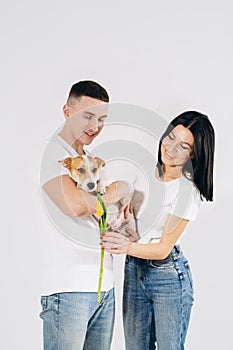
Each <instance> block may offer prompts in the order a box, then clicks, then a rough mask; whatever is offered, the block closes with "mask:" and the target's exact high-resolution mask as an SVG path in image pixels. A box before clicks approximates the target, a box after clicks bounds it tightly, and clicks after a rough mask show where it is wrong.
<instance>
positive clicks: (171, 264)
mask: <svg viewBox="0 0 233 350" xmlns="http://www.w3.org/2000/svg"><path fill="white" fill-rule="evenodd" d="M192 304H193V282H192V276H191V271H190V268H189V264H188V261H187V259H186V258H185V257H184V256H183V254H182V252H181V251H180V249H179V246H176V247H175V248H173V250H172V253H171V254H170V259H167V261H166V262H165V263H164V261H163V260H160V261H158V260H145V259H139V258H133V257H129V256H127V257H126V264H125V280H124V293H123V317H124V332H125V342H126V350H154V349H158V350H183V349H184V343H185V338H186V334H187V329H188V324H189V319H190V313H191V308H192Z"/></svg>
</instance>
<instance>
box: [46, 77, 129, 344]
mask: <svg viewBox="0 0 233 350" xmlns="http://www.w3.org/2000/svg"><path fill="white" fill-rule="evenodd" d="M108 102H109V97H108V94H107V92H106V90H105V89H104V88H103V87H102V86H100V85H99V84H97V83H96V82H93V81H80V82H78V83H76V84H74V85H73V86H72V88H71V90H70V93H69V96H68V100H67V103H66V104H65V105H64V107H63V113H64V116H65V123H64V126H63V127H62V129H61V130H60V131H59V132H58V133H56V134H55V135H54V136H53V137H52V139H51V140H50V142H49V144H48V145H47V147H46V150H45V153H44V156H43V160H42V165H41V185H42V188H43V190H42V197H43V200H44V204H45V208H46V210H47V213H48V215H49V217H50V218H51V220H52V222H53V223H54V227H52V225H51V224H50V223H48V225H49V226H48V231H47V232H46V233H44V235H46V236H45V238H44V239H45V240H46V241H45V249H46V251H47V254H46V253H45V254H44V256H43V263H44V266H45V270H46V274H45V276H44V277H45V286H44V289H43V295H42V297H41V305H42V312H41V314H40V316H41V318H42V319H43V335H44V349H45V350H55V349H58V348H59V349H61V350H71V349H76V350H79V349H80V350H82V349H84V348H85V349H86V350H93V349H95V350H98V349H99V350H109V349H110V345H111V339H112V331H113V325H114V289H113V271H112V256H111V255H109V254H105V266H104V275H103V283H102V293H101V302H100V303H99V302H98V301H97V284H98V274H99V255H100V254H99V251H100V248H99V246H98V241H99V239H98V237H99V236H98V223H97V222H96V220H95V219H94V218H93V216H92V214H94V213H95V210H96V196H93V195H91V194H89V193H86V192H84V191H82V190H80V189H78V188H77V186H76V184H75V182H74V181H73V180H72V179H71V178H70V177H69V175H68V172H67V171H66V169H65V168H63V167H62V164H61V163H60V162H59V161H60V160H62V159H64V158H66V157H76V156H78V155H84V154H87V151H86V149H85V146H86V145H89V144H91V142H92V141H93V140H94V139H95V138H96V137H97V136H98V135H99V134H100V132H101V130H102V128H103V125H104V121H105V119H106V117H107V107H108ZM103 200H104V202H105V203H106V204H107V205H110V204H112V203H116V202H117V201H120V202H121V204H122V206H121V210H126V211H127V210H128V203H129V201H130V196H129V188H128V186H127V184H126V183H124V182H123V181H118V182H114V183H112V184H111V185H110V186H108V187H107V191H106V194H104V195H103ZM46 230H47V229H46ZM61 233H62V234H61Z"/></svg>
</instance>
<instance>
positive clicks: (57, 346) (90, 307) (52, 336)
mask: <svg viewBox="0 0 233 350" xmlns="http://www.w3.org/2000/svg"><path fill="white" fill-rule="evenodd" d="M114 304H115V301H114V289H111V290H110V291H108V292H102V293H101V302H100V303H99V302H98V301H97V293H93V292H90V293H86V292H85V293H84V292H70V293H58V294H52V295H49V296H42V297H41V306H42V312H41V313H40V317H41V318H42V319H43V334H44V350H84V349H85V350H93V349H95V350H109V349H110V346H111V340H112V332H113V325H114V306H115V305H114Z"/></svg>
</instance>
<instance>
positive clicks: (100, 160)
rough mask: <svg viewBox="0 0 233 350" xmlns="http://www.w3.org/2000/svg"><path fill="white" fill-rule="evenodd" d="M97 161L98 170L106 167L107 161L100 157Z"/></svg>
mask: <svg viewBox="0 0 233 350" xmlns="http://www.w3.org/2000/svg"><path fill="white" fill-rule="evenodd" d="M95 160H96V162H97V165H98V168H100V167H102V166H105V161H104V160H103V159H100V158H99V157H95Z"/></svg>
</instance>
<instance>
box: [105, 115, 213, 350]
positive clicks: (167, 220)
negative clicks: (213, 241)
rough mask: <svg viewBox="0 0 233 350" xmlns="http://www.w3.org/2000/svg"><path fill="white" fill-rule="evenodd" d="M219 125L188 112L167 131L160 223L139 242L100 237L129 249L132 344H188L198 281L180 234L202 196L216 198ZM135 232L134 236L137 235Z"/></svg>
mask: <svg viewBox="0 0 233 350" xmlns="http://www.w3.org/2000/svg"><path fill="white" fill-rule="evenodd" d="M214 139H215V137H214V129H213V127H212V125H211V123H210V121H209V119H208V117H207V116H205V115H203V114H201V113H198V112H194V111H188V112H184V113H182V114H181V115H179V116H178V117H176V118H175V119H174V120H173V121H172V122H171V123H170V125H169V126H168V128H167V130H166V131H165V133H164V134H163V135H162V137H161V140H160V144H159V152H158V163H157V166H156V171H155V183H156V181H160V182H162V183H163V185H164V186H165V193H166V196H165V200H164V203H163V205H162V208H161V213H162V214H161V215H160V217H159V219H158V220H157V221H156V223H155V227H154V228H153V230H151V231H150V232H149V233H147V234H146V235H144V237H142V238H140V239H139V240H138V241H137V242H136V240H135V237H137V233H136V232H134V231H132V230H128V233H129V237H125V236H121V235H119V234H118V233H116V232H106V233H105V234H104V237H103V242H102V243H101V244H102V246H103V247H104V249H105V251H107V252H109V253H112V254H122V253H125V254H127V257H126V264H125V279H124V293H123V316H124V331H125V341H126V349H127V350H151V349H155V348H156V347H155V344H157V348H158V349H159V350H182V349H184V343H185V338H186V334H187V329H188V324H189V319H190V313H191V308H192V304H193V284H192V276H191V272H190V267H189V264H188V261H187V259H186V258H185V257H184V255H183V253H182V251H181V249H180V238H181V236H182V235H183V234H184V231H185V229H186V226H187V224H188V223H189V221H194V220H195V218H196V215H197V212H198V207H199V204H200V202H201V200H203V198H204V199H205V200H206V201H212V200H213V161H214ZM156 200H157V199H156ZM132 237H133V238H134V239H132ZM137 238H138V237H137Z"/></svg>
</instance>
